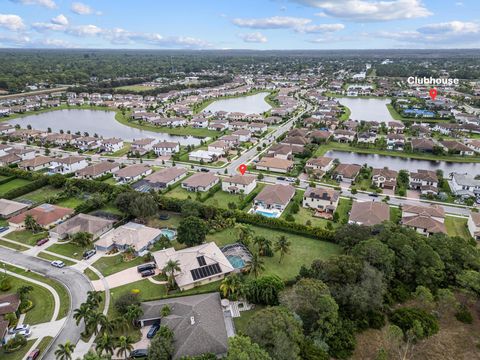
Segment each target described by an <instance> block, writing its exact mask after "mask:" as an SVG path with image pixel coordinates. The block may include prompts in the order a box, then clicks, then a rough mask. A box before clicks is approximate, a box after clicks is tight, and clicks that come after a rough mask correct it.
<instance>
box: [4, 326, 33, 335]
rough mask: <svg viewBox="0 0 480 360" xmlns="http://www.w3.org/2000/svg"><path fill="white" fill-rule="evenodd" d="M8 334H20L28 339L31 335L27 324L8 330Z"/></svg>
mask: <svg viewBox="0 0 480 360" xmlns="http://www.w3.org/2000/svg"><path fill="white" fill-rule="evenodd" d="M8 333H9V334H13V335H16V334H20V335H23V336H25V337H29V336H30V335H31V331H30V325H27V324H21V325H17V326H16V327H14V328H11V329H9V330H8Z"/></svg>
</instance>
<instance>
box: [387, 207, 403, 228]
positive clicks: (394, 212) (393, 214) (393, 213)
mask: <svg viewBox="0 0 480 360" xmlns="http://www.w3.org/2000/svg"><path fill="white" fill-rule="evenodd" d="M400 220H402V210H400V209H399V208H398V207H393V206H390V221H391V222H393V223H395V224H398V223H399V222H400Z"/></svg>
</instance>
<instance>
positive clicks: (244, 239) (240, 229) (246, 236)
mask: <svg viewBox="0 0 480 360" xmlns="http://www.w3.org/2000/svg"><path fill="white" fill-rule="evenodd" d="M235 230H237V234H238V235H237V236H238V241H239V242H241V243H242V244H243V245H245V246H248V245H250V241H251V239H252V237H253V231H252V228H251V227H250V226H248V225H244V224H237V225H235Z"/></svg>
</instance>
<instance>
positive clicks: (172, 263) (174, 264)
mask: <svg viewBox="0 0 480 360" xmlns="http://www.w3.org/2000/svg"><path fill="white" fill-rule="evenodd" d="M181 270H182V269H181V268H180V262H179V261H178V260H172V259H170V260H168V261H167V263H166V264H165V267H164V268H163V269H162V271H163V272H164V274H167V276H168V288H169V289H173V288H174V287H175V272H178V271H181Z"/></svg>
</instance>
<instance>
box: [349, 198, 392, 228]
mask: <svg viewBox="0 0 480 360" xmlns="http://www.w3.org/2000/svg"><path fill="white" fill-rule="evenodd" d="M388 220H390V207H389V206H388V205H387V204H385V203H384V202H375V201H365V202H358V201H355V202H354V203H353V205H352V210H351V211H350V218H349V220H348V222H349V223H350V224H358V225H365V226H372V225H378V224H381V223H382V222H384V221H388Z"/></svg>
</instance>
